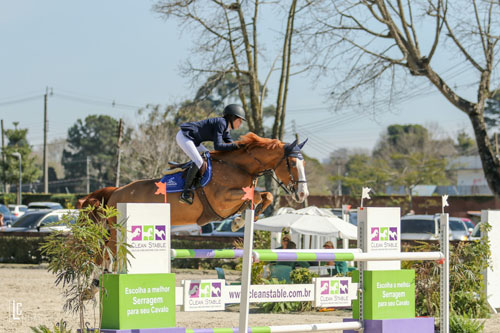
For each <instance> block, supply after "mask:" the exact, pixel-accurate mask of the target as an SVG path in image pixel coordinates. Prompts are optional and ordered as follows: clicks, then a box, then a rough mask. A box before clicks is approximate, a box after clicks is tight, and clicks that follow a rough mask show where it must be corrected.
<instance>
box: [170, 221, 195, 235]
mask: <svg viewBox="0 0 500 333" xmlns="http://www.w3.org/2000/svg"><path fill="white" fill-rule="evenodd" d="M170 234H171V235H175V236H199V235H201V227H200V226H199V225H197V224H186V225H172V226H170Z"/></svg>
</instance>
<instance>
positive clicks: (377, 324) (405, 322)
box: [344, 317, 434, 333]
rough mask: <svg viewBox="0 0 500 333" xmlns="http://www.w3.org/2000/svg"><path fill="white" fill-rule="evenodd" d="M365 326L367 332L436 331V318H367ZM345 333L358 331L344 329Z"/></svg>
mask: <svg viewBox="0 0 500 333" xmlns="http://www.w3.org/2000/svg"><path fill="white" fill-rule="evenodd" d="M347 321H357V319H351V318H344V322H347ZM363 327H364V329H365V330H364V331H365V332H366V333H401V332H404V333H434V318H433V317H418V318H405V319H380V320H369V319H365V320H364V324H363ZM344 333H357V332H356V331H352V330H344Z"/></svg>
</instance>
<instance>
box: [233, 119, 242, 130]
mask: <svg viewBox="0 0 500 333" xmlns="http://www.w3.org/2000/svg"><path fill="white" fill-rule="evenodd" d="M242 123H243V119H241V118H236V119H235V120H233V126H234V127H233V129H238V128H240V126H241V124H242Z"/></svg>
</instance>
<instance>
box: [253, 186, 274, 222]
mask: <svg viewBox="0 0 500 333" xmlns="http://www.w3.org/2000/svg"><path fill="white" fill-rule="evenodd" d="M256 194H259V195H258V197H259V199H260V200H259V202H257V201H256V202H255V216H254V221H257V220H258V219H259V215H260V214H261V213H262V212H263V211H265V210H266V208H267V207H269V205H270V204H271V203H272V202H273V199H274V197H273V195H272V194H271V192H256Z"/></svg>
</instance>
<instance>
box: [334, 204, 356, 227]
mask: <svg viewBox="0 0 500 333" xmlns="http://www.w3.org/2000/svg"><path fill="white" fill-rule="evenodd" d="M332 213H333V214H335V216H337V217H339V218H341V219H342V218H343V217H342V209H341V208H333V209H332ZM348 213H349V223H351V224H353V225H355V226H358V211H357V210H355V209H353V210H349V212H348Z"/></svg>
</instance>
